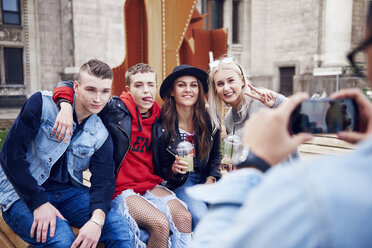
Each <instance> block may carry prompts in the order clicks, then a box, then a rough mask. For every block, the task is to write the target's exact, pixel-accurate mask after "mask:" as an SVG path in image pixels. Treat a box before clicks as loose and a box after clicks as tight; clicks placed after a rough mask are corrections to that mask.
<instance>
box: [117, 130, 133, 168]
mask: <svg viewBox="0 0 372 248" xmlns="http://www.w3.org/2000/svg"><path fill="white" fill-rule="evenodd" d="M116 126H117V127H118V128H119V129H120V130H121V131H123V132H124V133H125V134H126V135H127V137H128V140H129V146H128V149H127V151H126V152H125V153H124V156H123V159H122V160H121V162H120V164H119V167H118V169H117V170H116V175H117V174H118V173H119V170H120V168H121V164H122V163H123V161H124V159H125V156H126V155H127V153H128V151H129V150H130V137H129V135H128V133H127V132H126V131H125V130H124V129H123V128H121V127H120V126H119V125H118V124H116Z"/></svg>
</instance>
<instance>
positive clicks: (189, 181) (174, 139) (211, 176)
mask: <svg viewBox="0 0 372 248" xmlns="http://www.w3.org/2000/svg"><path fill="white" fill-rule="evenodd" d="M207 92H208V74H207V73H206V72H205V71H203V70H201V69H199V68H196V67H192V66H189V65H180V66H177V67H176V68H174V70H173V72H172V73H171V74H170V75H169V76H168V77H167V78H165V80H164V81H163V83H162V85H161V87H160V97H161V98H162V99H163V101H164V104H163V106H162V109H161V116H160V123H161V126H160V127H158V128H157V134H158V136H159V137H158V139H157V142H158V146H157V147H158V149H159V151H158V152H157V154H159V158H158V159H159V164H160V165H161V167H162V174H163V175H164V177H165V179H166V180H167V181H168V185H169V186H170V188H171V189H173V190H174V192H175V193H176V195H177V197H178V198H179V199H181V200H182V201H184V202H185V203H186V204H187V206H188V208H189V211H190V212H191V214H192V216H193V228H194V227H195V226H196V224H197V223H198V221H199V219H200V218H201V217H202V216H203V215H204V214H205V212H206V211H207V205H206V203H205V202H203V201H199V200H194V199H191V198H190V197H188V195H187V194H186V193H185V190H186V188H188V187H190V186H193V185H195V184H204V183H205V184H209V183H214V182H215V181H216V180H218V179H219V178H220V177H221V173H220V169H219V165H220V162H221V150H220V131H219V130H216V131H215V132H212V124H211V121H210V118H209V114H208V112H207V110H206V109H205V104H206V102H205V98H204V97H205V96H204V95H205V94H206V93H207ZM182 141H189V142H190V143H192V145H193V148H194V152H193V167H194V168H193V171H188V172H185V171H184V170H185V169H186V168H187V163H186V162H183V161H181V160H180V158H179V156H178V155H177V145H178V144H179V143H180V142H182Z"/></svg>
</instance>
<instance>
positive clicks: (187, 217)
mask: <svg viewBox="0 0 372 248" xmlns="http://www.w3.org/2000/svg"><path fill="white" fill-rule="evenodd" d="M150 192H151V193H152V194H153V195H155V196H157V197H159V198H161V197H165V196H168V195H170V194H171V193H170V192H168V191H167V190H165V189H163V188H153V189H151V190H150ZM167 206H168V208H169V211H170V214H171V216H172V221H173V223H174V225H175V226H176V228H177V230H178V231H179V232H181V233H191V229H192V225H191V224H192V216H191V213H190V212H189V211H187V209H186V208H185V207H184V206H183V205H182V203H181V202H180V201H179V200H177V199H173V200H170V201H168V202H167Z"/></svg>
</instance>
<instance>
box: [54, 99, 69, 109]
mask: <svg viewBox="0 0 372 248" xmlns="http://www.w3.org/2000/svg"><path fill="white" fill-rule="evenodd" d="M63 102H67V103H69V104H71V102H70V101H69V100H67V99H64V98H58V99H57V106H58V107H59V108H61V103H63Z"/></svg>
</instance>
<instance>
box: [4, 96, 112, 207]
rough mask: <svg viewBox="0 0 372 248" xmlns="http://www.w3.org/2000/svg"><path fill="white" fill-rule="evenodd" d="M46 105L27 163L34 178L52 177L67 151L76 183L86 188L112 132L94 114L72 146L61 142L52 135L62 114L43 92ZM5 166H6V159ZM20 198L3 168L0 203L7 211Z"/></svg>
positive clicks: (76, 136) (28, 150)
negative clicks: (86, 176)
mask: <svg viewBox="0 0 372 248" xmlns="http://www.w3.org/2000/svg"><path fill="white" fill-rule="evenodd" d="M42 98H43V106H42V115H41V125H40V128H39V130H38V133H37V136H36V138H35V139H34V140H33V141H32V142H31V144H30V146H28V147H27V152H26V154H25V156H26V157H25V160H26V161H27V162H28V163H29V165H30V166H29V170H30V173H31V175H32V176H33V177H34V178H35V180H36V181H37V183H38V184H39V185H41V184H43V183H44V182H45V181H46V180H47V179H48V177H49V174H50V171H51V168H52V166H53V165H54V163H55V162H56V161H57V160H58V159H59V158H60V157H61V155H62V154H64V153H65V152H67V154H66V159H67V167H68V171H69V174H70V176H71V178H72V179H73V182H74V183H75V182H76V184H77V185H78V186H84V185H83V171H84V170H86V169H88V168H89V165H90V159H91V157H92V155H93V154H94V152H95V151H96V150H98V149H99V148H100V147H101V146H102V145H103V144H104V142H105V141H106V139H107V137H108V135H109V133H108V131H107V129H106V128H105V126H104V125H103V123H102V121H101V119H100V118H99V117H98V116H97V115H95V114H92V115H91V116H90V117H88V119H87V120H86V123H85V125H84V128H83V129H82V130H80V131H79V132H78V133H77V134H76V135H74V136H73V137H72V139H70V140H69V142H68V143H65V142H58V141H57V139H56V138H55V137H52V136H51V135H50V133H51V130H52V127H53V125H54V122H55V119H56V117H57V114H58V112H59V110H58V107H57V106H56V104H55V103H54V102H53V100H52V94H51V92H47V91H43V92H42ZM1 163H6V161H4V160H3V159H2V161H1ZM18 199H19V196H18V194H17V192H16V191H15V189H14V188H13V186H12V184H11V183H10V181H9V180H8V179H7V176H6V175H5V173H4V170H3V168H2V167H1V168H0V204H1V206H2V210H3V211H6V210H7V209H8V208H9V207H10V206H11V205H12V204H13V203H14V202H15V201H16V200H18Z"/></svg>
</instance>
